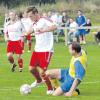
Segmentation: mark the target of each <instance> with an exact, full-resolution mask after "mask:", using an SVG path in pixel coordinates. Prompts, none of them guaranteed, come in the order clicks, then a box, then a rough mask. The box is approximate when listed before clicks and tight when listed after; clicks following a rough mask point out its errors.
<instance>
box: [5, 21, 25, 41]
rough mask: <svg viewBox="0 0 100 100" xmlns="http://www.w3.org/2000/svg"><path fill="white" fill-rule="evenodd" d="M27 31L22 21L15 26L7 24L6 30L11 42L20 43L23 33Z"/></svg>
mask: <svg viewBox="0 0 100 100" xmlns="http://www.w3.org/2000/svg"><path fill="white" fill-rule="evenodd" d="M24 31H25V29H24V27H23V25H22V23H21V21H17V22H15V23H14V24H10V22H9V23H7V24H6V26H5V29H4V32H5V34H7V36H8V38H9V40H11V41H18V40H21V39H22V35H23V32H24Z"/></svg>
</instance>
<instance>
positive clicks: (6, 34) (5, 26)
mask: <svg viewBox="0 0 100 100" xmlns="http://www.w3.org/2000/svg"><path fill="white" fill-rule="evenodd" d="M4 39H5V41H6V42H7V41H8V40H9V36H8V29H7V25H4Z"/></svg>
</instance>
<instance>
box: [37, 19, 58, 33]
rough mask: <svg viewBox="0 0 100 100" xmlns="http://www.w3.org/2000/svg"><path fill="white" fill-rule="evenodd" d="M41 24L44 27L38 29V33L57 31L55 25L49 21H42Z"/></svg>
mask: <svg viewBox="0 0 100 100" xmlns="http://www.w3.org/2000/svg"><path fill="white" fill-rule="evenodd" d="M43 24H45V25H46V27H43V28H40V29H38V32H39V33H45V32H52V31H54V30H56V29H57V25H56V23H54V22H53V21H52V20H51V19H48V18H47V19H44V20H43Z"/></svg>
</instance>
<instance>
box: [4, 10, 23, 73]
mask: <svg viewBox="0 0 100 100" xmlns="http://www.w3.org/2000/svg"><path fill="white" fill-rule="evenodd" d="M9 17H10V21H9V22H8V24H6V26H5V29H4V32H5V40H6V41H7V57H8V61H9V62H10V63H11V65H12V68H11V70H12V72H14V71H15V68H16V66H17V65H16V64H15V61H14V58H13V55H14V54H17V57H18V65H19V71H20V72H22V69H23V60H22V58H21V54H22V46H21V36H22V32H24V28H23V26H22V24H21V22H20V20H17V19H16V13H15V11H11V12H10V13H9Z"/></svg>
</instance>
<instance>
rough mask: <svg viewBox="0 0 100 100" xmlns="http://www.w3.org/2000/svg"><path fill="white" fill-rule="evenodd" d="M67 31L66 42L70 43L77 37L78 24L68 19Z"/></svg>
mask: <svg viewBox="0 0 100 100" xmlns="http://www.w3.org/2000/svg"><path fill="white" fill-rule="evenodd" d="M69 23H70V24H69V28H70V29H69V32H68V44H70V43H72V42H73V41H77V38H78V30H77V29H76V28H77V27H78V24H77V23H76V22H75V21H74V20H73V19H72V18H70V19H69Z"/></svg>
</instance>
